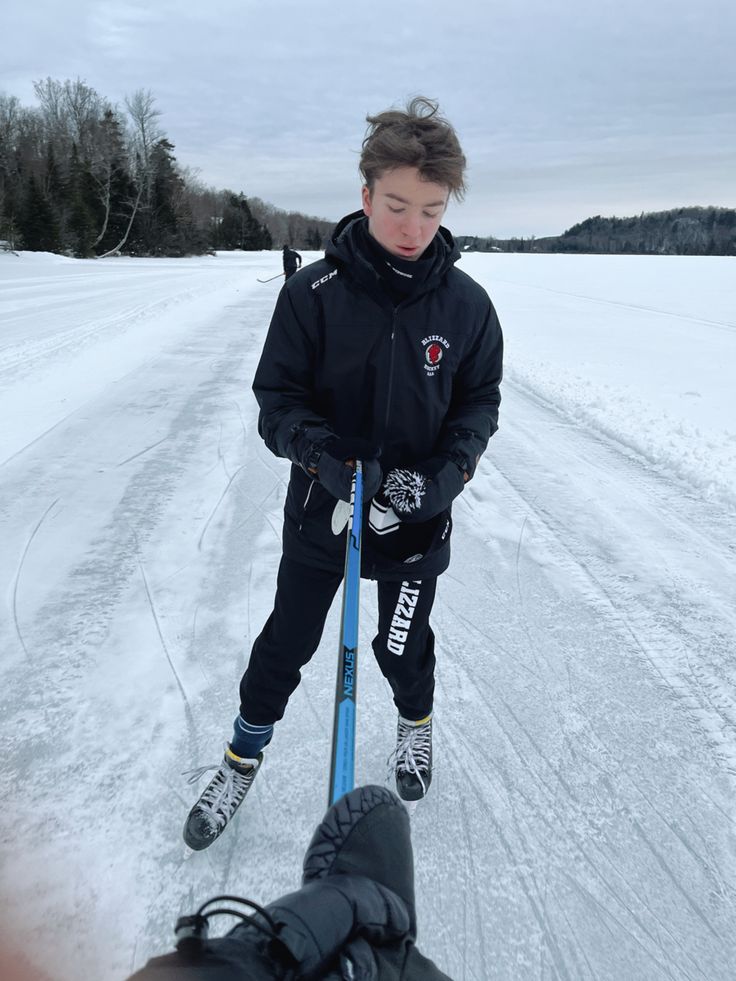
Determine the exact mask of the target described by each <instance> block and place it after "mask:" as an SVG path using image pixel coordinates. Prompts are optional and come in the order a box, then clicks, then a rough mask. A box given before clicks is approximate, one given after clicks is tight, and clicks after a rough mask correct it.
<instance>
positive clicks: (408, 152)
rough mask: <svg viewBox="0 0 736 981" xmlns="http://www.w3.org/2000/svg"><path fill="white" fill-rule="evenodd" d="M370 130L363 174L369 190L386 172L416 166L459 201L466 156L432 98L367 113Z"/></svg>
mask: <svg viewBox="0 0 736 981" xmlns="http://www.w3.org/2000/svg"><path fill="white" fill-rule="evenodd" d="M366 121H367V122H368V131H367V133H366V137H365V139H364V140H363V152H362V153H361V155H360V173H361V175H362V177H363V180H364V181H365V183H366V185H367V187H368V190H369V191H370V192H371V193H373V185H374V183H375V181H376V180H378V179H379V178H380V177H382V176H383V175H384V174H385V173H386V172H387V171H389V170H395V169H396V168H397V167H415V168H416V169H417V170H418V171H419V173H420V175H421V177H422V179H423V180H426V181H430V182H431V183H433V184H442V185H444V186H445V187H447V188H448V189H449V191H450V193H451V194H452V195H453V196H454V197H455V199H456V200H457V201H460V200H462V198H463V195H464V194H465V179H464V171H465V166H466V160H465V155H464V153H463V151H462V148H461V146H460V141H459V140H458V138H457V133H456V132H455V130H454V129H453V127H452V125H451V124H450V123H449V122H448V121H447V119H445V118H444V116H442V115H441V114H440V112H439V105H438V104H437V103H436V102H434V101H433V100H432V99H426V98H424V96H421V95H418V96H416V97H415V98H413V99H412V100H411V102H409V104H408V105H407V107H406V110H405V111H404V110H403V109H387V110H386V111H385V112H380V113H378V115H377V116H366Z"/></svg>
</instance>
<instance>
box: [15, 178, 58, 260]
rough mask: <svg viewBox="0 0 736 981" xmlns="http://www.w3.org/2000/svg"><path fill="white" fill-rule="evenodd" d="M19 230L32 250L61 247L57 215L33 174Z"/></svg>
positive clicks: (19, 222)
mask: <svg viewBox="0 0 736 981" xmlns="http://www.w3.org/2000/svg"><path fill="white" fill-rule="evenodd" d="M18 230H19V232H20V236H21V239H22V244H23V248H25V249H28V250H29V251H30V252H58V251H59V249H60V247H61V242H60V238H59V225H58V222H57V219H56V215H55V214H54V210H53V208H52V207H51V204H50V202H49V200H48V198H47V197H46V195H45V194H44V193H43V191H42V190H41V188H40V187H39V185H38V181H37V180H36V178H35V177H34V176H33V174H29V175H28V179H27V182H26V188H25V196H24V199H23V205H22V208H21V213H20V216H19V221H18Z"/></svg>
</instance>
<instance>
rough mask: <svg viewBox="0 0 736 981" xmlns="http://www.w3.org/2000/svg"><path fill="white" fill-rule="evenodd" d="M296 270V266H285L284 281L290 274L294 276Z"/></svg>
mask: <svg viewBox="0 0 736 981" xmlns="http://www.w3.org/2000/svg"><path fill="white" fill-rule="evenodd" d="M295 272H296V266H284V281H286V280H287V279H288V278H289V276H293V275H294V273H295Z"/></svg>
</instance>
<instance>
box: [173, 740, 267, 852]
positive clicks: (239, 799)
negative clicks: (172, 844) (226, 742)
mask: <svg viewBox="0 0 736 981" xmlns="http://www.w3.org/2000/svg"><path fill="white" fill-rule="evenodd" d="M262 762H263V753H259V754H258V756H257V757H256V759H252V760H249V759H243V758H242V757H240V756H236V755H235V753H233V751H232V749H231V748H230V746H228V747H227V749H226V750H225V758H224V759H223V761H222V763H220V765H219V767H213V766H206V767H202V768H201V769H199V770H195V771H194V773H193V774H192V776H191V778H190V781H189V782H190V783H194V782H195V781H196V780H198V779H199V777H200V776H202V774H203V773H206V772H207V770H214V769H216V770H217V773H215V775H214V777H213V778H212V780H210V782H209V783H208V784H207V787H206V788H205V790H204V791H203V792H202V794H201V795H200V798H199V800H198V801H197V803H196V804H195V805H194V807H193V808H192V809H191V811H190V812H189V817H188V818H187V820H186V824H185V825H184V841H185V842H186V843H187V845H189V847H190V848H192V849H194V851H201V850H202V849H203V848H207V846H208V845H211V844H212V842H213V841H215V840H216V839H217V838H219V837H220V835H221V834H222V832H223V831H224V830H225V828H226V827H227V825H228V823H229V822H230V819H231V818H232V816H233V814H235V812H236V811H237V809H238V808H239V807H240V805H241V804H242V803H243V801H244V800H245V795H246V794H247V793H248V791H249V790H250V788H251V786H252V784H253V781H254V780H255V778H256V774H257V773H258V770H259V769H260V767H261V763H262Z"/></svg>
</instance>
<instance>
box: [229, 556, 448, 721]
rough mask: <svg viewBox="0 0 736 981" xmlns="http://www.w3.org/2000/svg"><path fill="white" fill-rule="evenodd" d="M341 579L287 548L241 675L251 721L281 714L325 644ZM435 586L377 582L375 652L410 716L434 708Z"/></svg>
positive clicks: (245, 713)
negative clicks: (271, 602)
mask: <svg viewBox="0 0 736 981" xmlns="http://www.w3.org/2000/svg"><path fill="white" fill-rule="evenodd" d="M341 582H342V573H341V572H328V571H325V570H322V569H314V568H312V567H311V566H307V565H303V564H302V563H300V562H294V561H293V560H292V559H287V558H286V557H285V556H282V559H281V565H280V566H279V572H278V579H277V585H276V599H275V600H274V609H273V613H272V614H271V616H270V617H269V618H268V620H267V621H266V625H265V626H264V628H263V630H262V631H261V633H260V635H259V636H258V638H257V639H256V641H255V643H254V644H253V649H252V651H251V655H250V661H249V662H248V668H247V670H246V672H245V674H244V675H243V678H242V681H241V682H240V714H241V716H242V717H243V718H244V719H247V720H248V722H249V723H250V724H251V725H255V726H263V725H270V724H271V723H273V722H277V721H278V720H279V719H281V718H282V717H283V714H284V710H285V709H286V703H287V702H288V700H289V696H290V695H291V693H292V692H293V691H294V689H295V688H296V687H297V685H298V684H299V682H300V680H301V668H302V667H304V665H305V664H306V663H307V662H308V661H309V660H310V659H311V657H312V655H313V654H314V652H315V651H316V650H317V647H318V646H319V642H320V640H321V638H322V631H323V629H324V625H325V620H326V618H327V614H328V613H329V611H330V606H331V605H332V601H333V599H334V598H335V594H336V592H337V590H338V587H339V586H340V583H341ZM436 588H437V579H436V578H434V579H425V580H424V581H419V582H417V581H414V580H410V579H407V580H405V581H404V582H379V583H378V634H377V635H376V637H375V638H374V640H373V652H374V654H375V656H376V660H377V661H378V665H379V667H380V669H381V671H382V672H383V675H384V677H385V678H386V680H387V681H388V683H389V685H390V686H391V690H392V691H393V694H394V703H395V704H396V707H397V708H398V710H399V713H400V714H401V715H402V716H403V717H404V718H405V719H408V720H410V721H412V722H415V721H418V720H419V719H423V718H425V716H427V715H429V713H430V712H431V711H432V700H433V697H434V666H435V656H434V634H433V633H432V629H431V627H430V626H429V614H430V612H431V610H432V604H433V602H434V596H435V591H436ZM337 643H338V638H337V637H336V638H335V646H337Z"/></svg>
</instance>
